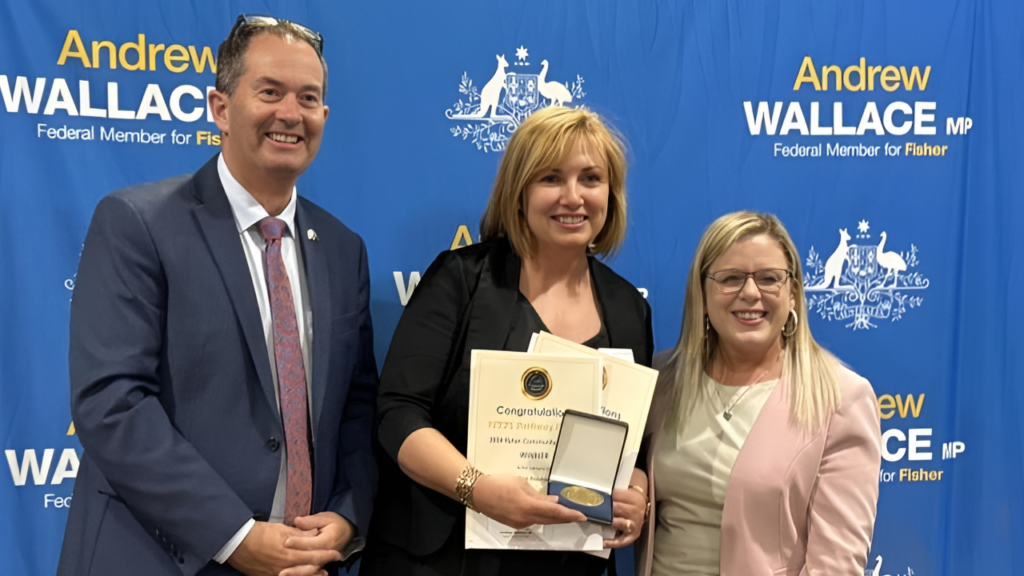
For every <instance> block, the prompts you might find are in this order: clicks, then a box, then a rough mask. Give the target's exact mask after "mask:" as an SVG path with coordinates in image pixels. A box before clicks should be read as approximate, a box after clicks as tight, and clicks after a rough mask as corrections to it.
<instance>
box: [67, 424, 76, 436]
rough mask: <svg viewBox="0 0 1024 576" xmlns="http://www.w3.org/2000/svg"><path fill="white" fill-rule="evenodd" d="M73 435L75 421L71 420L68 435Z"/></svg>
mask: <svg viewBox="0 0 1024 576" xmlns="http://www.w3.org/2000/svg"><path fill="white" fill-rule="evenodd" d="M74 435H75V423H74V422H71V426H68V436H74Z"/></svg>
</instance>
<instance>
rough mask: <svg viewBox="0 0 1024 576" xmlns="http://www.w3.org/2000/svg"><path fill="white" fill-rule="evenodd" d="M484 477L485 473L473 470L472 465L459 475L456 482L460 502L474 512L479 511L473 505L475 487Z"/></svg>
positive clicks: (456, 491) (456, 492)
mask: <svg viewBox="0 0 1024 576" xmlns="http://www.w3.org/2000/svg"><path fill="white" fill-rule="evenodd" d="M483 475H484V473H483V472H481V471H479V470H477V469H476V468H473V465H472V464H467V465H466V469H465V470H463V471H462V474H459V479H458V480H456V481H455V495H456V496H458V498H459V502H462V504H463V506H465V507H467V508H469V509H470V510H472V511H474V512H476V511H477V509H476V506H475V505H474V504H473V486H474V485H475V484H476V481H477V480H479V479H480V477H481V476H483Z"/></svg>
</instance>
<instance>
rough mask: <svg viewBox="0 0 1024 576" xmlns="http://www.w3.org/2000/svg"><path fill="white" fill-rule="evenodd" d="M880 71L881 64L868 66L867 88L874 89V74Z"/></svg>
mask: <svg viewBox="0 0 1024 576" xmlns="http://www.w3.org/2000/svg"><path fill="white" fill-rule="evenodd" d="M881 71H882V67H881V66H868V90H874V89H875V76H877V75H878V73H879V72H881Z"/></svg>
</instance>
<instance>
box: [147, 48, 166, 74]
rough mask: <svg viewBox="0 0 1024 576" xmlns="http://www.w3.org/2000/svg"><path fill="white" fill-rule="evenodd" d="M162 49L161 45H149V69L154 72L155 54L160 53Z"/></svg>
mask: <svg viewBox="0 0 1024 576" xmlns="http://www.w3.org/2000/svg"><path fill="white" fill-rule="evenodd" d="M163 49H164V45H163V44H150V45H149V69H150V70H151V71H152V70H156V54H157V52H162V51H163Z"/></svg>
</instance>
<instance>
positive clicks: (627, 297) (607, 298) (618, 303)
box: [590, 258, 646, 363]
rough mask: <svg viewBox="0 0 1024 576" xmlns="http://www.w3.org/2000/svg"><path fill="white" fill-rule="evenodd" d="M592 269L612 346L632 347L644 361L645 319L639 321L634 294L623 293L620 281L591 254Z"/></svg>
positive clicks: (595, 288)
mask: <svg viewBox="0 0 1024 576" xmlns="http://www.w3.org/2000/svg"><path fill="white" fill-rule="evenodd" d="M590 273H591V275H592V277H593V279H594V291H595V292H597V300H598V302H600V303H601V313H602V314H603V315H604V325H605V330H607V331H608V341H609V343H610V345H611V347H612V348H631V349H632V350H633V358H634V359H635V360H636V361H637V362H641V363H642V362H643V358H644V354H645V352H644V350H643V346H644V342H645V341H646V336H645V334H644V326H643V321H642V319H641V320H640V321H638V317H637V314H636V306H635V305H634V304H633V300H632V297H633V295H632V294H624V293H623V291H622V289H621V288H620V287H619V284H620V283H621V281H620V280H618V278H616V277H615V276H614V273H613V272H611V270H610V269H609V268H608V267H607V266H605V265H604V264H602V263H601V262H598V261H597V259H596V258H590Z"/></svg>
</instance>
